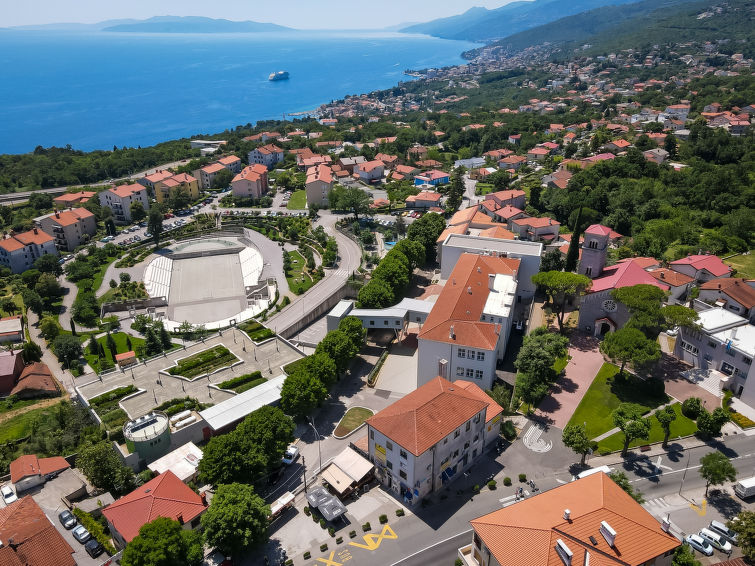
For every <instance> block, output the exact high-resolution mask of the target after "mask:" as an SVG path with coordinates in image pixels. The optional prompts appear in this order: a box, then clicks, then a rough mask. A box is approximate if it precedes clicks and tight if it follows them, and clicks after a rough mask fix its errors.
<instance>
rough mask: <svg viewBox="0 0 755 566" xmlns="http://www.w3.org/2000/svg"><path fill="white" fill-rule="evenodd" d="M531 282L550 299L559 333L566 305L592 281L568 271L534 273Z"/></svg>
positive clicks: (562, 326)
mask: <svg viewBox="0 0 755 566" xmlns="http://www.w3.org/2000/svg"><path fill="white" fill-rule="evenodd" d="M532 282H533V283H534V284H535V285H537V286H538V287H540V288H541V289H542V290H543V291H545V293H546V294H547V295H548V296H549V297H550V301H551V305H552V308H553V311H554V312H555V313H556V318H557V320H558V328H559V330H561V331H563V329H564V314H565V311H566V304H567V303H568V302H571V301H574V300H576V299H577V297H579V296H580V295H582V294H583V293H584V292H585V291H586V290H587V289H589V288H590V286H591V285H592V281H591V280H590V278H589V277H587V276H586V275H579V274H577V273H570V272H569V271H545V272H540V273H535V275H533V276H532Z"/></svg>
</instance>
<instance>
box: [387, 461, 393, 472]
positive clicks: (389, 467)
mask: <svg viewBox="0 0 755 566" xmlns="http://www.w3.org/2000/svg"><path fill="white" fill-rule="evenodd" d="M385 465H386V466H388V469H389V470H392V469H393V462H391V461H390V460H386V461H385Z"/></svg>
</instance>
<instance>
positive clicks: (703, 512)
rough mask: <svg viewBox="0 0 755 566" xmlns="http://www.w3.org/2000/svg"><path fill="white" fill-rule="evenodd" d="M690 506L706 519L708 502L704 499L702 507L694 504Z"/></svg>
mask: <svg viewBox="0 0 755 566" xmlns="http://www.w3.org/2000/svg"><path fill="white" fill-rule="evenodd" d="M689 506H690V507H691V508H692V509H693V510H694V511H695V513H697V514H698V515H700V516H701V517H705V513H707V510H706V508H707V507H708V502H707V501H705V499H703V501H702V503H700V505H699V506H698V505H695V504H694V503H690V504H689Z"/></svg>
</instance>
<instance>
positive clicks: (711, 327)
mask: <svg viewBox="0 0 755 566" xmlns="http://www.w3.org/2000/svg"><path fill="white" fill-rule="evenodd" d="M697 316H699V317H700V319H699V321H698V323H699V324H700V326H701V327H702V329H703V330H704V331H705V332H707V333H708V334H715V333H716V332H720V331H722V330H725V329H726V328H731V327H733V326H740V325H743V324H746V323H747V321H746V320H745V319H744V318H742V317H741V316H739V315H737V314H734V313H733V312H730V311H727V310H726V309H722V308H721V307H718V308H714V309H708V310H704V311H700V312H698V313H697Z"/></svg>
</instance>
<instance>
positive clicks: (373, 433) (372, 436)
mask: <svg viewBox="0 0 755 566" xmlns="http://www.w3.org/2000/svg"><path fill="white" fill-rule="evenodd" d="M370 438H371V439H372V440H375V431H374V430H371V431H370Z"/></svg>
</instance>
